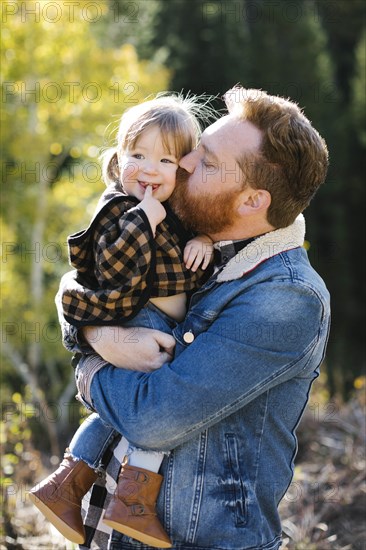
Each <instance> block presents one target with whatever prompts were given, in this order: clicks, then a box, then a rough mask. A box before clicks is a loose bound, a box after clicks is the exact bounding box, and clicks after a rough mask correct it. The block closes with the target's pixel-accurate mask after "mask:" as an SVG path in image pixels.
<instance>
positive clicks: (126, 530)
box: [103, 519, 172, 548]
mask: <svg viewBox="0 0 366 550" xmlns="http://www.w3.org/2000/svg"><path fill="white" fill-rule="evenodd" d="M103 523H105V524H106V525H108V526H109V527H112V529H114V530H115V531H118V532H119V533H122V534H123V535H127V536H128V537H132V538H133V539H136V540H138V541H139V542H143V543H145V544H148V545H149V546H153V547H154V548H172V544H171V543H170V542H165V541H162V540H158V539H157V538H155V537H151V536H150V535H147V534H146V533H141V531H136V530H135V529H132V527H127V526H125V525H121V524H120V523H117V522H116V521H112V520H108V519H103Z"/></svg>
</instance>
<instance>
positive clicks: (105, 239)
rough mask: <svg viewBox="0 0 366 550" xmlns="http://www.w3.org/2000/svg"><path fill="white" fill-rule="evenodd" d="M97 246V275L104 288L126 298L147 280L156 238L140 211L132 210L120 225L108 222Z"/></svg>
mask: <svg viewBox="0 0 366 550" xmlns="http://www.w3.org/2000/svg"><path fill="white" fill-rule="evenodd" d="M99 232H100V234H99V235H97V237H96V242H95V244H94V260H95V275H96V278H97V281H98V283H99V285H101V287H102V288H103V287H104V288H111V287H112V288H118V290H119V291H120V292H121V293H123V294H125V293H128V292H130V291H131V290H133V288H134V287H136V286H137V285H139V284H141V280H142V279H144V278H146V274H147V272H148V271H149V267H150V263H151V259H152V254H153V252H152V242H153V241H154V235H153V233H152V229H151V226H150V222H149V220H148V217H147V216H146V214H145V212H144V211H143V210H142V209H141V208H138V207H137V208H131V209H130V210H128V211H127V212H126V213H124V214H123V215H122V216H121V217H120V218H119V219H118V220H117V221H114V222H113V223H112V224H110V223H108V218H105V219H104V220H103V222H102V223H101V227H100V228H99Z"/></svg>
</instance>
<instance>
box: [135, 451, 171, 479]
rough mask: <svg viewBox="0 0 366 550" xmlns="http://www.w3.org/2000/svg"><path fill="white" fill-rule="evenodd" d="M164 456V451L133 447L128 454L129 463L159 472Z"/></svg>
mask: <svg viewBox="0 0 366 550" xmlns="http://www.w3.org/2000/svg"><path fill="white" fill-rule="evenodd" d="M164 456H165V454H164V453H158V452H149V451H143V450H142V449H131V451H130V452H129V454H128V464H129V465H130V466H136V468H144V469H145V470H150V471H151V472H155V473H158V471H159V469H160V466H161V463H162V462H163V458H164Z"/></svg>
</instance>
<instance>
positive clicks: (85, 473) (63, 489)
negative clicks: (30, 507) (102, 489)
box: [29, 453, 98, 544]
mask: <svg viewBox="0 0 366 550" xmlns="http://www.w3.org/2000/svg"><path fill="white" fill-rule="evenodd" d="M97 477H98V474H96V473H95V471H94V470H93V469H92V468H90V467H89V466H88V465H87V464H86V463H85V462H83V461H82V460H76V459H74V458H73V457H72V456H71V455H70V454H68V453H65V455H64V459H63V461H62V462H61V464H60V466H59V467H58V469H57V470H56V471H55V472H54V473H53V474H51V475H50V476H48V477H47V478H46V479H44V480H43V481H41V482H40V483H39V484H38V485H36V486H35V487H33V489H31V490H30V492H29V498H30V500H31V501H32V502H33V504H34V505H35V506H37V508H38V509H39V510H40V511H41V512H42V514H43V515H44V516H46V518H47V519H48V521H50V522H51V523H52V524H53V525H54V526H55V527H56V529H57V530H58V531H59V532H60V533H61V534H62V535H63V536H64V537H65V538H67V539H68V540H71V542H75V543H76V544H82V543H83V542H85V529H84V525H83V520H82V517H81V500H82V498H83V496H84V495H85V494H86V493H87V492H88V490H89V489H90V487H91V486H92V485H93V483H94V481H95V480H96V479H97Z"/></svg>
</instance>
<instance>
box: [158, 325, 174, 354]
mask: <svg viewBox="0 0 366 550" xmlns="http://www.w3.org/2000/svg"><path fill="white" fill-rule="evenodd" d="M155 340H156V342H157V344H158V345H159V347H160V348H161V349H163V350H164V351H165V352H167V353H168V354H169V355H173V353H174V348H175V338H174V336H172V335H171V334H166V333H165V332H160V331H159V330H157V331H156V332H155Z"/></svg>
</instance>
